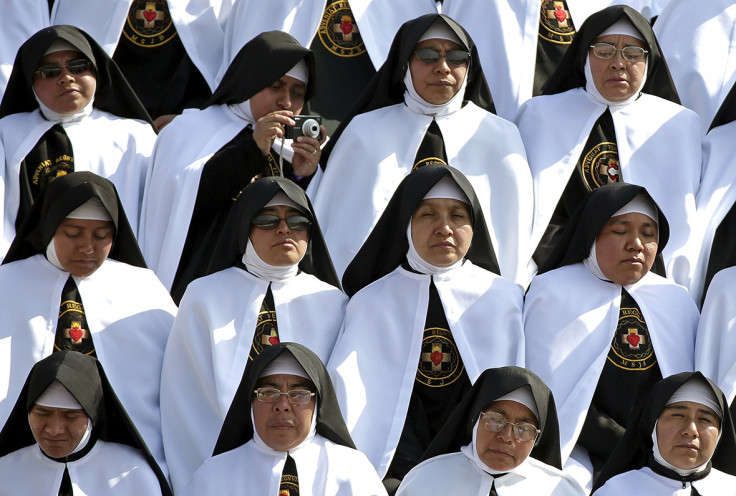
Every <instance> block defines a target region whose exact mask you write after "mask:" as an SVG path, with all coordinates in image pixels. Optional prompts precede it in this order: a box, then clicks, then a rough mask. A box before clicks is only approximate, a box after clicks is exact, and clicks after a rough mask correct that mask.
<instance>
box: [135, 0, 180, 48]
mask: <svg viewBox="0 0 736 496" xmlns="http://www.w3.org/2000/svg"><path fill="white" fill-rule="evenodd" d="M123 36H125V37H126V38H127V39H128V40H130V41H131V42H132V43H133V44H135V45H138V46H142V47H149V48H150V47H157V46H161V45H163V44H165V43H167V42H169V41H171V40H172V39H173V38H174V37H175V36H176V28H175V27H174V23H173V22H172V20H171V14H170V13H169V7H168V5H167V4H166V0H133V3H132V4H131V6H130V10H129V11H128V18H127V20H126V22H125V26H123Z"/></svg>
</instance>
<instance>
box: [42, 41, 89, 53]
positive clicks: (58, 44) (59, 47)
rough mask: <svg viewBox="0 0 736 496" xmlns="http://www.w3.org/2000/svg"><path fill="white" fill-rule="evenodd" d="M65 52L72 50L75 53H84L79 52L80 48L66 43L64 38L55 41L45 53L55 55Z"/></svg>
mask: <svg viewBox="0 0 736 496" xmlns="http://www.w3.org/2000/svg"><path fill="white" fill-rule="evenodd" d="M65 50H71V51H73V52H79V53H82V52H80V51H79V48H77V47H75V46H74V45H72V44H71V43H69V42H68V41H66V40H65V39H63V38H56V39H55V40H54V41H53V43H51V45H49V48H48V49H47V50H46V52H45V53H44V55H48V54H50V53H54V52H63V51H65Z"/></svg>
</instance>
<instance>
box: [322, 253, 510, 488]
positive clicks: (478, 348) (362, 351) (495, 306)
mask: <svg viewBox="0 0 736 496" xmlns="http://www.w3.org/2000/svg"><path fill="white" fill-rule="evenodd" d="M434 283H435V286H436V288H437V292H438V293H439V297H440V299H441V300H442V306H443V309H444V312H445V316H446V317H447V323H448V324H449V328H450V331H451V332H452V337H453V338H454V340H455V344H456V345H457V349H458V352H459V353H460V356H461V358H462V361H463V364H464V366H465V370H466V372H467V374H468V378H469V379H470V382H471V383H472V382H475V380H476V379H477V377H478V376H479V375H480V373H481V372H483V371H484V370H485V369H487V368H490V367H501V366H505V365H519V366H523V365H524V363H523V362H524V345H523V343H524V337H523V332H522V326H521V307H522V292H521V289H520V288H519V287H518V286H516V285H514V284H513V283H512V282H510V281H507V280H506V279H504V278H502V277H499V276H497V275H495V274H492V273H491V272H489V271H487V270H484V269H481V268H479V267H477V266H475V265H473V264H472V263H470V262H469V261H465V263H464V264H463V265H462V266H461V267H459V268H457V269H454V270H452V271H449V272H447V273H446V274H442V275H437V276H435V277H434ZM429 285H430V276H428V275H424V274H417V273H413V272H409V271H407V270H405V269H403V268H402V267H398V268H396V269H395V270H394V271H393V272H391V273H390V274H388V275H386V276H384V277H382V278H381V279H379V280H378V281H375V282H373V283H372V284H370V285H368V286H366V287H365V288H363V289H361V290H360V291H358V292H357V293H356V294H355V295H354V296H353V297H352V298H351V299H350V302H349V303H348V307H347V309H346V312H345V323H344V325H343V330H342V332H341V334H340V338H339V340H338V342H337V344H336V345H335V349H334V351H333V352H332V356H331V357H330V362H329V363H328V365H327V370H328V371H329V372H330V376H331V377H332V382H333V384H334V385H335V392H336V394H337V400H338V401H339V403H340V410H341V411H342V414H343V417H344V418H345V423H346V425H347V427H348V430H349V431H350V436H351V437H352V438H353V441H354V442H355V445H356V446H357V448H358V449H359V450H361V451H363V452H364V453H365V454H366V456H368V459H369V460H370V461H371V463H373V465H374V466H375V467H376V470H377V472H378V475H380V476H381V477H383V476H384V475H385V474H386V471H387V470H388V467H389V465H390V463H391V459H392V458H393V456H394V451H395V450H396V446H397V444H398V442H399V438H400V436H401V432H402V429H403V427H404V420H405V418H406V413H407V411H408V408H409V399H410V397H411V393H412V390H413V388H414V382H415V377H416V375H417V366H418V363H419V356H420V350H421V346H422V338H423V333H424V324H425V322H426V318H427V306H428V303H429Z"/></svg>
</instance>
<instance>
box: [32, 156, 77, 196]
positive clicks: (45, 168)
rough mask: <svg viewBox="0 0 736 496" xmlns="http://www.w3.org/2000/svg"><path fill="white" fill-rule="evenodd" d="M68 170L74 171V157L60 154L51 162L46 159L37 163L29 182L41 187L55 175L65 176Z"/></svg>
mask: <svg viewBox="0 0 736 496" xmlns="http://www.w3.org/2000/svg"><path fill="white" fill-rule="evenodd" d="M70 172H74V157H72V156H70V155H66V154H64V155H60V156H58V157H56V158H55V159H54V161H53V163H52V162H51V160H50V159H47V160H44V161H43V162H41V163H40V164H38V165H37V166H36V168H35V169H34V170H33V177H32V179H31V182H33V185H34V186H38V187H39V188H41V189H43V188H44V187H46V185H47V184H48V183H50V182H51V181H53V180H54V179H56V178H57V177H61V176H66V175H67V174H68V173H70Z"/></svg>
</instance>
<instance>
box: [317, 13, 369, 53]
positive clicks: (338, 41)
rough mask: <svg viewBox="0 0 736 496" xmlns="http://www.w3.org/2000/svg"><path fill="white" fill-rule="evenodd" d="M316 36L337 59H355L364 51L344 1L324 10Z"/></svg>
mask: <svg viewBox="0 0 736 496" xmlns="http://www.w3.org/2000/svg"><path fill="white" fill-rule="evenodd" d="M317 35H318V36H319V40H320V41H321V42H322V45H323V46H324V47H325V48H326V49H327V50H328V51H329V52H330V53H333V54H334V55H337V56H338V57H356V56H358V55H361V54H363V53H365V51H366V50H365V45H364V44H363V37H362V35H361V34H360V30H359V29H358V25H357V24H356V23H355V17H354V16H353V12H352V10H350V5H348V2H347V1H346V0H339V1H336V2H332V3H330V4H329V5H328V6H327V7H326V8H325V13H324V14H323V15H322V21H321V22H320V25H319V30H318V31H317Z"/></svg>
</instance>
